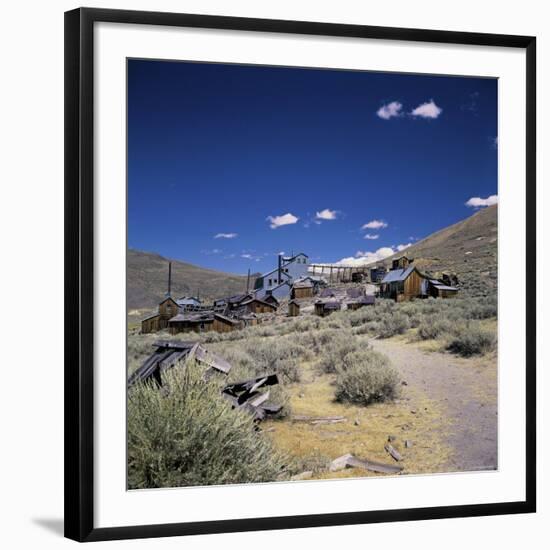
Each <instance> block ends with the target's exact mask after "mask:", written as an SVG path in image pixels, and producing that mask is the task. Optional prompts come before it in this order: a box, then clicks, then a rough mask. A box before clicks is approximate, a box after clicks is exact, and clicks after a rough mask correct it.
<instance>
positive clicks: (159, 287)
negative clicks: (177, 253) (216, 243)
mask: <svg viewBox="0 0 550 550" xmlns="http://www.w3.org/2000/svg"><path fill="white" fill-rule="evenodd" d="M169 261H170V260H168V259H167V258H164V257H162V256H160V255H159V254H153V253H150V252H141V251H139V250H128V256H127V290H126V292H127V299H128V311H129V312H130V313H131V312H133V311H134V313H135V314H137V315H139V314H141V313H142V312H143V311H142V310H149V309H152V308H154V307H156V306H157V305H158V303H159V301H160V300H161V299H162V298H163V297H164V295H165V293H166V290H167V285H168V262H169ZM245 288H246V276H242V275H235V274H231V273H223V272H221V271H214V270H211V269H205V268H202V267H198V266H196V265H193V264H188V263H185V262H180V261H177V260H172V296H174V297H176V298H179V297H181V296H184V295H193V296H195V295H196V294H197V292H200V297H201V299H204V300H212V299H213V298H219V297H222V296H228V295H232V294H237V293H239V292H243V291H244V290H245ZM135 310H138V311H135Z"/></svg>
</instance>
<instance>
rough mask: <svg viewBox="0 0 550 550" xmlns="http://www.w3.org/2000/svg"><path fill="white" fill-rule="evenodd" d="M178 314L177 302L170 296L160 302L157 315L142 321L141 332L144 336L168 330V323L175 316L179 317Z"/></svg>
mask: <svg viewBox="0 0 550 550" xmlns="http://www.w3.org/2000/svg"><path fill="white" fill-rule="evenodd" d="M177 313H178V304H177V302H176V301H175V300H174V299H173V298H171V297H170V296H167V297H166V298H164V300H162V302H160V304H159V305H158V309H157V311H156V312H155V313H153V314H152V315H149V316H148V317H146V318H145V319H143V320H142V321H141V332H142V333H143V334H148V333H150V332H157V331H159V330H163V329H165V328H167V327H168V321H169V320H170V319H171V318H172V317H174V315H177Z"/></svg>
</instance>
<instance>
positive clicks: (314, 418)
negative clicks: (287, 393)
mask: <svg viewBox="0 0 550 550" xmlns="http://www.w3.org/2000/svg"><path fill="white" fill-rule="evenodd" d="M291 420H292V422H320V421H334V420H339V421H346V420H347V419H346V417H345V416H303V415H295V416H293V417H292V419H291Z"/></svg>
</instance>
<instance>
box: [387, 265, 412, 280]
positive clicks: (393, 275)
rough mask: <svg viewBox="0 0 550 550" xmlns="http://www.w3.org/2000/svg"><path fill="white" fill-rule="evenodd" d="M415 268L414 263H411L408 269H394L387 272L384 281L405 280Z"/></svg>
mask: <svg viewBox="0 0 550 550" xmlns="http://www.w3.org/2000/svg"><path fill="white" fill-rule="evenodd" d="M414 270H415V266H414V265H410V266H409V267H407V269H392V270H391V271H388V273H386V276H385V277H384V278H383V279H382V283H397V282H399V281H404V280H405V279H406V278H407V277H408V276H409V275H410V274H411V273H412V272H413V271H414Z"/></svg>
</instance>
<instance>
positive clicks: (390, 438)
mask: <svg viewBox="0 0 550 550" xmlns="http://www.w3.org/2000/svg"><path fill="white" fill-rule="evenodd" d="M396 439H397V438H396V437H395V435H388V441H389V442H390V443H393V442H394V441H395V440H396Z"/></svg>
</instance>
